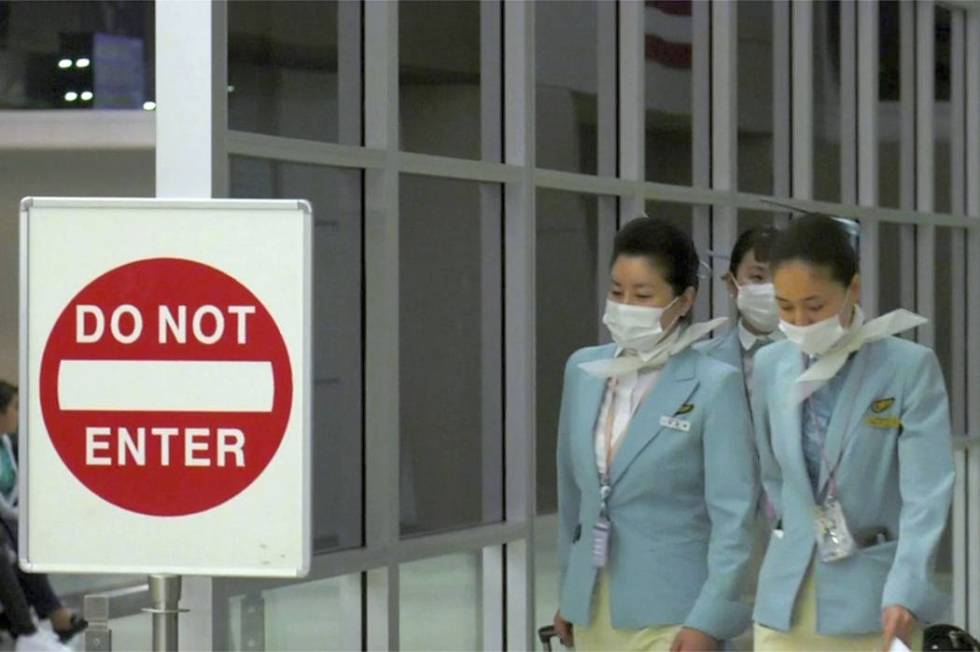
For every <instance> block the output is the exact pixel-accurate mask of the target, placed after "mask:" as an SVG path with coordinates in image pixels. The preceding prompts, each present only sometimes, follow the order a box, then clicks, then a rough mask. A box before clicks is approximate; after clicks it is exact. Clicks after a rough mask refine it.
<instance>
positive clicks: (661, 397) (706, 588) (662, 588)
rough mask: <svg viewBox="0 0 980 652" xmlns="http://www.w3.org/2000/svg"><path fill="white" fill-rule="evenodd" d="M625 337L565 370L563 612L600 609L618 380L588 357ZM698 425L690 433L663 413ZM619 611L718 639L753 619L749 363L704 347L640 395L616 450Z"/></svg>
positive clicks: (615, 599) (614, 571)
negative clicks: (597, 552)
mask: <svg viewBox="0 0 980 652" xmlns="http://www.w3.org/2000/svg"><path fill="white" fill-rule="evenodd" d="M615 348H616V347H615V345H612V344H610V345H606V346H599V347H591V348H587V349H582V350H580V351H578V352H576V353H575V354H574V355H572V357H571V358H570V359H569V361H568V364H567V366H566V368H565V384H564V389H563V394H562V403H561V415H560V418H559V425H558V446H557V449H558V509H559V534H558V558H559V564H560V594H561V595H560V613H561V615H562V616H563V617H564V618H565V619H566V620H569V621H571V622H572V623H576V624H580V625H585V624H588V623H589V622H590V619H591V615H592V614H591V606H592V592H593V589H594V588H595V582H596V576H597V572H598V571H597V569H596V568H595V566H594V565H593V562H592V528H593V525H594V524H595V522H596V518H597V517H598V515H599V506H600V499H599V474H598V471H597V470H596V458H595V443H594V442H595V438H594V433H595V427H596V420H597V418H598V415H599V411H600V408H601V405H602V400H603V397H604V395H605V389H606V381H605V380H604V379H600V378H595V377H593V376H590V375H588V374H586V373H585V372H584V371H582V370H581V369H580V368H579V366H578V365H579V364H580V363H582V362H587V361H592V360H598V359H605V358H612V357H613V355H614V353H615ZM675 415H676V418H677V419H683V420H684V421H687V422H688V423H689V424H690V429H689V430H688V431H687V432H684V431H682V430H679V429H675V428H671V427H665V426H662V425H661V420H662V418H663V417H668V418H669V417H674V416H675ZM610 481H611V485H612V494H611V496H610V499H609V518H610V520H611V522H612V534H611V541H610V553H609V562H608V565H607V567H606V570H607V572H608V575H609V580H610V598H609V600H610V611H611V617H612V625H613V627H615V628H617V629H640V628H644V627H654V626H659V625H681V624H683V625H686V626H688V627H692V628H696V629H699V630H701V631H704V632H706V633H708V634H710V635H712V636H714V637H715V638H719V639H728V638H734V637H735V636H737V635H738V634H740V633H741V632H742V631H743V630H744V629H745V628H746V627H747V626H748V624H749V622H750V611H751V609H750V607H749V606H748V605H747V604H746V603H745V602H743V601H742V600H741V597H742V594H743V591H742V589H743V588H744V587H743V582H744V581H745V579H746V576H747V574H748V571H749V560H750V555H751V551H752V532H751V524H752V520H753V515H754V508H755V503H756V498H757V494H758V482H757V468H756V462H755V452H754V449H753V443H752V435H751V425H750V422H749V415H748V407H747V405H746V399H745V392H744V390H743V387H742V381H741V378H740V377H739V375H738V373H737V372H736V371H735V370H734V369H731V368H730V367H729V366H728V365H725V364H722V363H720V362H718V361H717V360H713V359H711V358H709V357H707V356H704V355H702V354H700V353H698V352H696V351H694V350H692V349H688V350H686V351H684V352H682V353H679V354H678V355H677V356H675V357H674V358H672V359H671V360H670V361H669V362H668V363H667V364H666V366H665V367H664V368H663V371H662V375H661V376H660V378H659V379H658V381H657V383H656V385H654V387H653V389H652V390H651V391H650V393H649V394H648V395H647V396H646V398H645V399H644V400H643V401H642V402H641V403H640V405H639V407H638V408H637V410H636V413H635V414H634V416H633V419H632V420H631V422H630V424H629V427H628V429H627V431H626V434H625V435H624V439H623V442H622V444H621V446H620V448H619V451H618V452H617V454H616V457H615V458H614V459H613V465H612V469H611V473H610Z"/></svg>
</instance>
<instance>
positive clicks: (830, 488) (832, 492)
mask: <svg viewBox="0 0 980 652" xmlns="http://www.w3.org/2000/svg"><path fill="white" fill-rule="evenodd" d="M867 372H868V368H867V365H865V366H864V368H863V369H861V377H860V378H858V387H861V386H862V385H863V384H864V377H865V376H866V375H867ZM812 398H813V397H812V396H810V397H808V399H807V400H812ZM841 398H842V397H840V396H838V399H837V400H838V401H839V400H840V399H841ZM845 400H847V399H846V398H845ZM854 403H855V402H854V401H853V400H851V401H849V402H848V406H847V419H846V420H845V421H844V428H847V427H848V426H849V424H850V423H851V417H852V416H853V415H854ZM836 411H837V406H836V405H835V406H834V412H836ZM833 418H834V414H833V412H831V414H830V419H831V421H832V420H833ZM827 426H828V428H829V426H830V422H828V423H827ZM844 437H845V438H844V440H843V441H842V442H841V446H840V451H838V453H837V461H835V462H834V465H833V466H831V465H830V461H829V460H828V459H827V432H826V431H825V432H824V438H823V445H822V446H821V447H820V457H821V459H822V460H823V463H824V465H825V466H826V467H827V470H828V473H827V496H826V497H827V498H828V499H830V498H834V497H836V496H837V495H838V492H837V470H838V469H840V465H841V462H843V461H844V452H845V451H846V450H847V444H848V443H850V440H851V439H853V437H847V431H846V430H845V431H844Z"/></svg>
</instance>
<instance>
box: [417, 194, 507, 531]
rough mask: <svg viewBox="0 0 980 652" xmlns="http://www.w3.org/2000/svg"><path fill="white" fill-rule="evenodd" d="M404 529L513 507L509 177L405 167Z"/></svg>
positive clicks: (480, 519) (471, 521)
mask: <svg viewBox="0 0 980 652" xmlns="http://www.w3.org/2000/svg"><path fill="white" fill-rule="evenodd" d="M400 187H401V190H400V192H401V199H400V216H399V223H400V231H399V233H400V235H399V237H400V242H401V249H400V253H399V255H400V260H399V270H400V272H399V276H400V313H399V314H400V346H399V351H400V356H401V361H400V373H401V382H400V388H401V390H400V393H401V396H400V399H401V400H400V403H399V405H400V410H401V412H400V416H401V419H400V420H401V532H402V535H403V536H410V535H414V534H421V533H429V532H435V531H440V530H447V529H453V528H461V527H465V526H470V525H476V524H480V523H491V522H495V521H499V520H501V519H502V517H503V487H502V478H503V468H502V459H501V456H502V450H503V436H502V425H501V418H502V406H501V377H500V373H501V371H500V363H499V360H500V355H501V353H500V340H501V335H500V332H501V330H500V323H501V316H502V313H501V296H502V295H501V257H500V256H501V242H500V231H501V223H500V210H499V207H497V208H495V209H488V208H487V206H488V204H487V203H485V202H486V201H492V200H493V198H494V197H496V198H498V199H499V196H500V187H499V186H481V185H480V184H477V183H470V182H466V181H455V180H450V179H437V178H431V177H416V176H407V175H406V176H402V178H401V184H400Z"/></svg>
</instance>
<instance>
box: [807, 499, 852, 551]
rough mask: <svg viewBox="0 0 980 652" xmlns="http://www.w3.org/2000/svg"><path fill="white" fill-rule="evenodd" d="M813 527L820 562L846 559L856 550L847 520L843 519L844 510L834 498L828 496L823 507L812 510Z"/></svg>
mask: <svg viewBox="0 0 980 652" xmlns="http://www.w3.org/2000/svg"><path fill="white" fill-rule="evenodd" d="M814 525H815V527H816V529H817V552H818V554H819V555H820V561H824V562H832V561H839V560H841V559H847V558H848V557H850V556H851V555H853V554H854V551H855V550H857V546H856V545H855V544H854V537H852V536H851V531H850V530H849V529H848V527H847V519H845V518H844V510H843V508H842V507H841V504H840V502H839V501H838V500H837V498H836V497H834V496H828V497H827V500H826V501H824V504H823V505H819V506H817V507H816V508H815V509H814Z"/></svg>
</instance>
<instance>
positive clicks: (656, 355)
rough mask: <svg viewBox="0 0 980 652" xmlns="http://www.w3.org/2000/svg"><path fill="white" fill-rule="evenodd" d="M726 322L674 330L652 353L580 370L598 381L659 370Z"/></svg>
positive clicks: (626, 355) (586, 364) (583, 366)
mask: <svg viewBox="0 0 980 652" xmlns="http://www.w3.org/2000/svg"><path fill="white" fill-rule="evenodd" d="M726 321H728V318H727V317H719V318H718V319H712V320H711V321H705V322H700V323H697V324H692V325H690V326H688V327H687V328H684V329H680V328H675V329H674V330H672V331H671V332H670V333H668V334H667V336H666V337H664V338H663V339H662V340H660V341H659V342H658V343H657V344H656V345H655V346H654V347H653V348H652V349H650V350H649V351H645V352H643V353H638V352H636V351H631V350H624V351H623V352H622V355H620V356H618V357H615V358H612V359H608V360H593V361H591V362H582V363H580V364H579V368H581V369H582V370H583V371H585V372H586V373H587V374H589V375H591V376H595V377H597V378H612V377H617V376H624V375H626V374H628V373H631V372H633V371H639V370H640V369H659V368H661V367H663V366H664V365H665V364H667V361H668V360H670V358H671V357H672V356H675V355H677V354H678V353H680V352H681V351H683V350H684V349H686V348H688V347H689V346H691V345H692V344H694V343H695V342H697V341H698V340H700V339H701V338H702V337H704V336H705V335H707V334H708V333H710V332H711V331H713V330H714V329H716V328H718V327H719V326H721V325H722V324H724V323H725V322H726Z"/></svg>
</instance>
